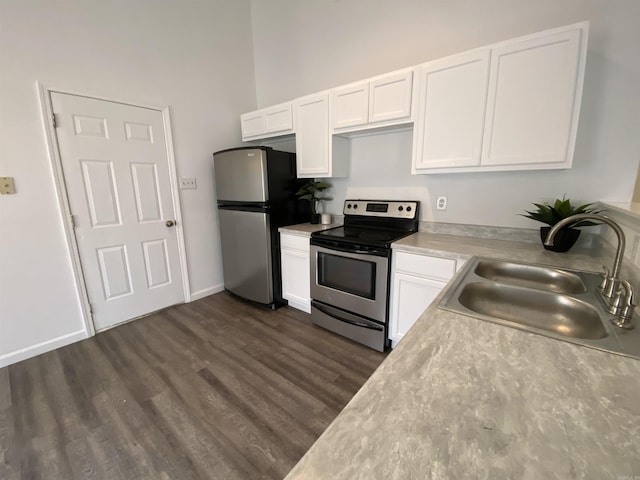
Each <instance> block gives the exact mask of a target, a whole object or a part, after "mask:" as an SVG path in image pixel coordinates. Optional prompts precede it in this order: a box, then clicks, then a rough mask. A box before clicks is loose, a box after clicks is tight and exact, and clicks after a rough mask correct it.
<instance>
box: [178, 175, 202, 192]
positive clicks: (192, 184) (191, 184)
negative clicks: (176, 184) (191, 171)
mask: <svg viewBox="0 0 640 480" xmlns="http://www.w3.org/2000/svg"><path fill="white" fill-rule="evenodd" d="M196 188H198V186H197V185H196V179H195V177H180V189H181V190H185V189H196Z"/></svg>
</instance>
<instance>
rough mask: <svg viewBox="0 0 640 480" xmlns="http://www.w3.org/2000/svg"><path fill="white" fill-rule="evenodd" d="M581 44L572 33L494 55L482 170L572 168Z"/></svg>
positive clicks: (578, 32)
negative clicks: (491, 167)
mask: <svg viewBox="0 0 640 480" xmlns="http://www.w3.org/2000/svg"><path fill="white" fill-rule="evenodd" d="M583 41H584V39H582V30H580V29H574V30H571V31H568V32H561V33H556V34H552V35H549V34H545V35H543V36H541V37H540V38H535V39H531V40H526V41H521V42H517V43H515V44H513V43H509V44H506V45H504V46H502V47H498V48H495V49H493V50H492V53H491V56H492V58H491V81H490V84H489V96H488V107H487V120H486V128H485V134H484V142H483V151H482V162H481V163H482V165H523V164H551V163H557V164H562V163H567V162H568V164H570V158H569V160H568V157H570V155H569V153H571V152H569V150H570V147H571V145H572V140H571V139H572V131H571V129H572V126H573V125H575V124H577V112H578V105H579V103H580V102H579V98H578V97H577V94H578V91H579V89H578V77H579V75H578V73H579V68H578V67H579V62H580V55H579V52H580V49H581V42H583ZM574 117H575V118H574ZM567 166H568V165H567Z"/></svg>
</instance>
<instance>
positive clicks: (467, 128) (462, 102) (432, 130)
mask: <svg viewBox="0 0 640 480" xmlns="http://www.w3.org/2000/svg"><path fill="white" fill-rule="evenodd" d="M418 72H419V73H418V74H419V87H418V88H419V90H420V92H419V95H420V96H419V101H418V103H419V105H418V119H417V121H416V126H415V130H414V144H415V155H414V171H416V170H420V169H428V168H440V167H462V166H475V165H479V164H480V154H481V151H482V132H483V126H484V118H485V111H486V102H487V85H488V82H489V50H481V51H476V52H472V53H468V54H462V55H455V56H452V57H448V58H446V59H443V60H436V61H434V62H430V63H428V64H425V65H423V66H422V67H420V69H419V70H418Z"/></svg>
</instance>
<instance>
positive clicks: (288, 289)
mask: <svg viewBox="0 0 640 480" xmlns="http://www.w3.org/2000/svg"><path fill="white" fill-rule="evenodd" d="M280 257H281V265H282V297H283V298H285V299H286V300H288V301H289V305H290V306H291V307H293V308H297V309H298V310H302V311H304V312H307V313H311V293H310V275H311V274H310V267H309V253H308V252H302V251H298V250H288V249H282V250H281V252H280Z"/></svg>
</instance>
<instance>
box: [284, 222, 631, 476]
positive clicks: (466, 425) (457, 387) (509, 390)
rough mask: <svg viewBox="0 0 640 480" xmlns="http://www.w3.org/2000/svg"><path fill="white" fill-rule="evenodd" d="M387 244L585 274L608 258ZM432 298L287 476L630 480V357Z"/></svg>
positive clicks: (462, 242) (447, 244)
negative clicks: (455, 309) (446, 306)
mask: <svg viewBox="0 0 640 480" xmlns="http://www.w3.org/2000/svg"><path fill="white" fill-rule="evenodd" d="M394 249H395V250H397V251H408V252H417V253H423V254H429V255H440V256H447V257H450V258H451V257H456V256H457V257H458V258H468V257H470V256H473V255H480V256H488V257H494V258H504V259H511V260H517V261H525V262H531V263H543V264H549V265H558V266H564V267H569V268H575V269H584V270H591V271H599V270H600V266H601V265H603V264H606V265H610V264H611V262H612V258H613V254H612V252H611V249H610V248H608V247H606V246H605V247H598V246H593V247H582V248H575V249H574V250H572V251H571V252H569V253H566V254H565V253H553V252H547V251H545V250H543V249H542V247H541V246H540V245H539V244H537V245H536V244H532V243H520V242H509V241H502V240H490V239H477V238H471V237H457V236H453V235H436V234H429V233H418V234H415V235H412V236H410V237H407V238H405V239H403V240H401V241H399V242H396V243H395V244H394ZM626 270H627V269H624V270H623V272H624V271H626ZM632 273H634V274H635V273H637V272H635V270H634V271H633V272H632ZM634 281H637V277H634ZM445 290H446V289H445ZM443 294H444V292H443V293H442V294H441V295H443ZM438 303H439V298H438V299H436V301H435V302H434V303H433V304H432V305H431V306H430V307H429V308H428V309H427V310H426V311H425V312H424V313H423V314H422V316H421V317H420V318H419V319H418V321H417V322H416V324H415V325H414V326H413V328H412V329H411V330H410V331H409V333H408V334H407V335H406V336H405V337H404V339H403V340H402V341H401V342H400V343H399V344H398V346H397V347H396V349H395V350H394V351H393V352H391V353H390V354H389V356H388V357H387V359H386V360H385V361H384V362H383V363H382V365H381V366H380V368H378V370H376V372H374V374H373V375H372V376H371V378H370V379H369V380H368V381H367V383H366V384H365V385H364V386H363V387H362V389H361V390H360V391H359V392H358V393H357V394H356V395H355V396H354V398H353V399H352V400H351V402H350V403H349V404H348V405H347V406H346V407H345V409H344V410H343V411H342V412H341V413H340V415H339V416H338V417H337V418H336V420H335V421H334V422H333V423H332V424H331V425H330V426H329V427H328V428H327V430H326V431H325V432H324V433H323V435H322V436H321V437H320V438H319V439H318V441H317V442H316V443H315V444H314V445H313V446H312V448H311V449H310V450H309V451H308V452H307V453H306V455H305V456H304V457H303V458H302V460H301V461H300V462H299V463H298V465H296V467H295V468H294V469H293V470H292V471H291V472H290V474H289V476H288V477H287V478H288V479H307V480H308V479H350V480H351V479H432V478H434V479H435V478H438V479H458V478H486V479H503V478H504V479H513V478H518V479H543V478H544V479H570V478H593V479H603V478H611V479H617V480H620V479H631V478H640V398H639V397H640V361H639V360H635V359H631V358H627V357H622V356H618V355H614V354H610V353H606V352H601V351H598V350H593V349H589V348H586V347H582V346H577V345H573V344H569V343H566V342H561V341H558V340H555V339H552V338H547V337H544V336H540V335H536V334H532V333H528V332H524V331H520V330H515V329H512V328H508V327H504V326H500V325H495V324H492V323H488V322H484V321H482V320H477V319H475V318H471V317H467V316H464V315H460V314H455V313H451V312H449V311H445V310H442V309H439V308H438V306H437V305H438Z"/></svg>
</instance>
